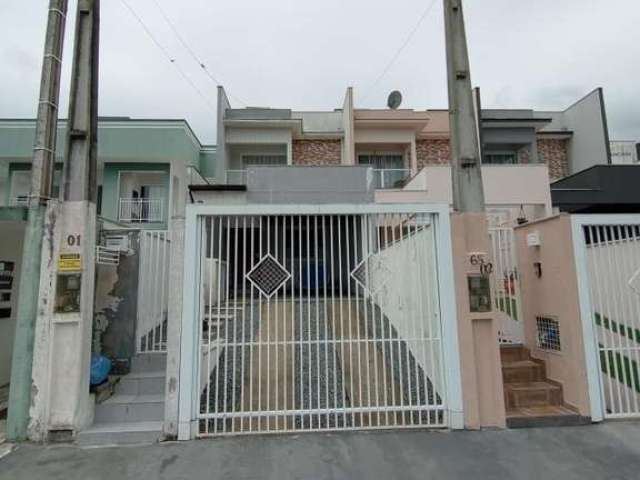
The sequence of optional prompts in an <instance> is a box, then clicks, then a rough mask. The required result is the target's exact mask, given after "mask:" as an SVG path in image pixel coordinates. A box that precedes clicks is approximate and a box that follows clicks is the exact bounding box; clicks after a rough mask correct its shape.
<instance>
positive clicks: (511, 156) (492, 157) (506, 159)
mask: <svg viewBox="0 0 640 480" xmlns="http://www.w3.org/2000/svg"><path fill="white" fill-rule="evenodd" d="M484 163H487V164H494V165H515V164H517V163H518V157H517V156H516V154H515V153H514V152H506V153H486V154H485V155H484Z"/></svg>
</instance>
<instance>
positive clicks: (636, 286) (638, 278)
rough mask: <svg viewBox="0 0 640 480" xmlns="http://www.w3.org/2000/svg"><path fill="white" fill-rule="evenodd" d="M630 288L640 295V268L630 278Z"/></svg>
mask: <svg viewBox="0 0 640 480" xmlns="http://www.w3.org/2000/svg"><path fill="white" fill-rule="evenodd" d="M629 288H631V290H633V291H634V292H636V293H637V294H638V295H640V268H639V269H638V270H637V271H636V273H634V274H633V276H632V277H631V278H630V279H629Z"/></svg>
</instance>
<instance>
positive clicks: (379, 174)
mask: <svg viewBox="0 0 640 480" xmlns="http://www.w3.org/2000/svg"><path fill="white" fill-rule="evenodd" d="M372 171H373V185H374V189H375V190H389V189H394V188H395V189H399V188H403V187H404V186H405V184H406V182H407V180H408V179H409V177H410V176H411V170H409V169H408V168H379V169H372ZM225 183H226V184H227V185H246V184H247V170H227V171H226V173H225Z"/></svg>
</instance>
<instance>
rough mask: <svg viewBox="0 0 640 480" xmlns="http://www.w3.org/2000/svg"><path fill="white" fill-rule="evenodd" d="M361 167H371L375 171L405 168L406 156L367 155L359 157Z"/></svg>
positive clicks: (391, 154)
mask: <svg viewBox="0 0 640 480" xmlns="http://www.w3.org/2000/svg"><path fill="white" fill-rule="evenodd" d="M358 163H359V164H360V165H371V166H372V167H373V168H375V169H380V170H390V169H402V168H404V156H403V155H402V154H398V153H383V154H377V153H371V154H369V153H367V154H360V155H358Z"/></svg>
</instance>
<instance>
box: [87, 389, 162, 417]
mask: <svg viewBox="0 0 640 480" xmlns="http://www.w3.org/2000/svg"><path fill="white" fill-rule="evenodd" d="M163 418H164V394H156V395H114V396H113V397H111V398H110V399H108V400H106V401H105V402H103V403H101V404H100V405H96V413H95V419H94V421H95V423H128V422H160V421H162V420H163Z"/></svg>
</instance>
